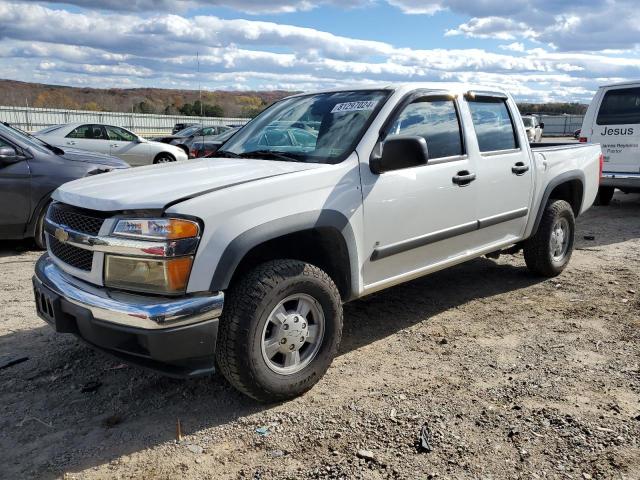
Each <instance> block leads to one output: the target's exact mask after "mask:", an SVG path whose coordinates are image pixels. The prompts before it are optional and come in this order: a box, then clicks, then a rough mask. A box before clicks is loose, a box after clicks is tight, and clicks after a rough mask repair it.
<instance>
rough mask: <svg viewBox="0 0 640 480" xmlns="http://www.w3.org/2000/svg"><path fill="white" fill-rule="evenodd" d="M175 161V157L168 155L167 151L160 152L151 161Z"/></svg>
mask: <svg viewBox="0 0 640 480" xmlns="http://www.w3.org/2000/svg"><path fill="white" fill-rule="evenodd" d="M175 161H176V159H175V158H173V156H172V155H170V154H168V153H161V154H159V155H158V156H157V157H156V158H155V160H154V161H153V163H171V162H175Z"/></svg>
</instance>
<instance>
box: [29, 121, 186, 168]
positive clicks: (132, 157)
mask: <svg viewBox="0 0 640 480" xmlns="http://www.w3.org/2000/svg"><path fill="white" fill-rule="evenodd" d="M35 135H36V137H38V138H40V139H42V140H44V141H46V142H48V143H50V144H52V145H55V146H58V147H61V148H63V149H64V148H69V147H73V148H79V149H82V150H87V151H90V152H98V153H104V154H107V155H112V156H114V157H118V158H120V159H122V160H124V161H125V162H127V163H128V164H130V165H132V166H139V165H150V164H152V163H167V162H175V161H181V160H186V159H187V155H186V153H185V152H184V150H182V149H181V148H178V147H174V146H172V145H167V144H165V143H159V142H152V141H149V140H145V139H144V138H142V137H139V136H138V135H136V134H135V133H133V132H130V131H129V130H127V129H125V128H122V127H116V126H114V125H101V124H95V123H67V124H66V125H60V126H59V128H55V129H44V130H40V131H39V132H37V133H36V134H35Z"/></svg>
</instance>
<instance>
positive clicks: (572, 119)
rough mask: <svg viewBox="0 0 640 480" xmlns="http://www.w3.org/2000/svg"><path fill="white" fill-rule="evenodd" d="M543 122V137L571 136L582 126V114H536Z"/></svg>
mask: <svg viewBox="0 0 640 480" xmlns="http://www.w3.org/2000/svg"><path fill="white" fill-rule="evenodd" d="M537 117H538V118H540V121H541V122H543V123H544V134H543V135H544V136H545V137H560V136H571V135H573V132H575V131H576V130H577V129H579V128H582V120H584V115H537Z"/></svg>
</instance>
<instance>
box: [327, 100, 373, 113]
mask: <svg viewBox="0 0 640 480" xmlns="http://www.w3.org/2000/svg"><path fill="white" fill-rule="evenodd" d="M377 104H378V100H363V101H359V102H346V103H338V104H336V106H335V107H333V110H331V113H343V112H362V111H368V110H373V109H374V108H376V105H377Z"/></svg>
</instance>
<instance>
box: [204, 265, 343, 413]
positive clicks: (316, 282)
mask: <svg viewBox="0 0 640 480" xmlns="http://www.w3.org/2000/svg"><path fill="white" fill-rule="evenodd" d="M292 297H293V298H297V297H300V299H303V300H304V302H307V301H308V302H309V304H308V305H311V308H312V309H311V310H310V313H307V314H306V317H300V316H299V317H298V319H301V320H302V319H304V320H303V321H302V323H297V326H296V325H294V324H293V322H294V321H296V322H297V320H295V317H296V316H295V315H294V314H293V313H292V312H293V311H294V310H295V306H296V305H300V303H298V301H299V300H295V299H294V300H289V301H287V302H285V300H287V299H289V298H292ZM283 302H285V303H284V305H282V303H283ZM293 302H296V303H293ZM280 305H282V308H284V311H286V315H283V314H279V317H278V318H279V319H280V320H281V319H282V318H284V319H285V320H284V321H281V323H280V326H278V325H276V324H275V323H273V321H271V320H270V319H272V318H275V317H276V316H277V315H274V312H275V311H277V308H278V307H279V306H280ZM280 311H281V312H282V310H280ZM316 317H317V318H316ZM280 320H279V321H280ZM320 320H323V322H320ZM304 322H307V323H304ZM286 323H288V325H290V328H287V332H284V330H282V329H283V328H284V325H285V324H286ZM312 323H313V324H312ZM320 323H323V325H322V328H319V326H320ZM307 324H308V325H307ZM314 325H315V332H316V334H315V338H316V343H315V344H312V343H310V342H311V341H309V343H304V345H302V338H300V344H301V345H302V346H296V348H300V350H296V351H297V352H298V359H299V360H303V359H305V356H308V358H307V359H306V361H307V362H308V363H306V364H305V363H304V362H302V361H301V362H300V363H299V364H298V366H297V367H296V366H295V365H294V366H293V367H287V366H286V356H285V354H284V353H281V352H280V351H278V352H277V353H276V354H275V355H274V356H273V357H272V358H271V359H269V358H268V357H269V354H268V353H266V352H267V348H268V347H267V346H266V345H267V344H268V343H269V340H271V341H272V343H270V345H272V346H273V345H275V343H277V344H278V345H277V347H276V348H277V349H280V350H281V349H287V348H289V347H292V346H293V343H292V344H291V345H289V342H293V341H294V340H295V342H298V338H299V337H300V331H299V330H296V328H300V326H302V327H305V326H306V327H308V330H309V332H310V331H311V329H312V328H314ZM294 327H295V328H294ZM319 330H322V332H319ZM268 335H270V336H268ZM287 335H291V336H290V337H288V336H287ZM296 335H297V336H296ZM272 337H273V338H272ZM280 337H282V338H280ZM285 337H286V338H285ZM341 337H342V302H341V299H340V293H339V292H338V289H337V288H336V286H335V284H334V283H333V281H332V280H331V278H330V277H329V275H327V274H326V273H325V272H324V271H322V270H321V269H319V268H318V267H315V266H313V265H310V264H308V263H304V262H301V261H297V260H275V261H270V262H267V263H264V264H262V265H260V266H258V267H256V268H255V269H254V270H252V271H250V272H249V273H247V274H246V275H244V276H243V277H242V278H241V279H240V281H239V282H238V283H237V284H235V285H234V286H233V287H232V288H230V290H229V291H228V293H227V297H226V299H225V305H224V309H223V314H222V317H221V319H220V325H219V327H218V344H217V348H216V359H217V363H218V367H219V369H220V371H221V373H222V374H223V375H224V377H225V378H226V379H227V380H228V381H229V382H230V383H231V384H232V385H233V386H234V387H235V388H237V389H238V390H239V391H241V392H242V393H244V394H246V395H248V396H250V397H252V398H254V399H256V400H258V401H260V402H263V403H270V402H278V401H282V400H286V399H290V398H294V397H297V396H299V395H301V394H302V393H304V392H306V391H307V390H309V389H310V388H311V387H313V386H314V385H315V384H316V383H317V382H318V381H319V380H320V378H322V376H323V375H324V373H325V372H326V371H327V369H328V368H329V365H331V362H332V361H333V358H334V357H335V356H336V354H337V351H338V346H339V344H340V339H341ZM309 338H311V336H309ZM265 339H266V340H265ZM275 339H277V340H278V341H277V342H275V343H273V340H275ZM292 339H293V340H292ZM285 340H286V344H285V345H282V343H281V342H282V341H285ZM314 352H315V353H314ZM290 353H291V352H290V351H289V350H287V353H286V355H287V356H288V355H289V354H290ZM293 355H295V352H293ZM280 363H281V364H282V366H280ZM298 367H299V370H296V368H298ZM287 368H289V369H290V370H291V371H288V372H285V371H284V370H286V369H287ZM278 369H281V370H282V371H277V370H278Z"/></svg>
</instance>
